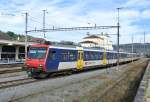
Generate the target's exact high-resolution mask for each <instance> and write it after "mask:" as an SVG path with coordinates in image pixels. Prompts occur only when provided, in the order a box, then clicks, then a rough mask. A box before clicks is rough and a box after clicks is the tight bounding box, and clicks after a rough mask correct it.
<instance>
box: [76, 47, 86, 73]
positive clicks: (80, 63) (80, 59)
mask: <svg viewBox="0 0 150 102" xmlns="http://www.w3.org/2000/svg"><path fill="white" fill-rule="evenodd" d="M83 66H84V61H83V51H82V50H79V51H78V57H77V69H78V70H82V69H83Z"/></svg>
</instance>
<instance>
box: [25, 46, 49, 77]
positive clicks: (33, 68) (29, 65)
mask: <svg viewBox="0 0 150 102" xmlns="http://www.w3.org/2000/svg"><path fill="white" fill-rule="evenodd" d="M47 49H48V46H47V45H38V44H37V45H33V46H31V47H30V48H29V51H28V56H27V59H26V62H25V67H26V71H27V73H28V75H29V76H32V77H34V76H38V75H39V74H41V73H44V72H45V71H46V68H45V61H46V57H47V53H48V52H47Z"/></svg>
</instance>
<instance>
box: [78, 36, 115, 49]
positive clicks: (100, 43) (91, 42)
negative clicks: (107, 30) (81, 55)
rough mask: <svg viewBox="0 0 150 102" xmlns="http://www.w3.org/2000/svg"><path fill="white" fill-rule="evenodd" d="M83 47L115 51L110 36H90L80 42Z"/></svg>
mask: <svg viewBox="0 0 150 102" xmlns="http://www.w3.org/2000/svg"><path fill="white" fill-rule="evenodd" d="M80 44H81V46H82V47H100V48H104V49H107V50H113V46H112V41H110V39H109V36H108V34H103V33H101V34H89V33H87V36H86V37H84V38H83V41H82V42H80Z"/></svg>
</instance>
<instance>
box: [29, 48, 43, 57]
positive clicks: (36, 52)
mask: <svg viewBox="0 0 150 102" xmlns="http://www.w3.org/2000/svg"><path fill="white" fill-rule="evenodd" d="M45 55H46V48H44V47H31V48H30V50H29V53H28V58H33V59H42V58H45Z"/></svg>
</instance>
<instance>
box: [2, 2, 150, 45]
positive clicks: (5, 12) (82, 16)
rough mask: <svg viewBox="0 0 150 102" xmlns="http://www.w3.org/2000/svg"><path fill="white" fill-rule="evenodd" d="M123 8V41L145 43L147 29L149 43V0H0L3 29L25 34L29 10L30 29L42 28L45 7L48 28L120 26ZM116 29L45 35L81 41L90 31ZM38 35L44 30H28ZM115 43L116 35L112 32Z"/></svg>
mask: <svg viewBox="0 0 150 102" xmlns="http://www.w3.org/2000/svg"><path fill="white" fill-rule="evenodd" d="M118 7H122V8H123V9H121V10H120V24H121V30H120V33H121V37H120V42H121V43H131V36H132V35H133V36H134V42H143V33H144V31H145V32H146V42H150V41H149V39H150V35H149V33H150V29H149V28H150V0H0V30H1V31H5V32H7V31H13V32H15V33H17V34H24V28H25V16H24V13H25V12H28V13H29V21H28V22H29V25H28V29H29V30H31V29H35V28H36V29H41V28H42V19H43V18H42V17H43V11H42V10H44V9H46V10H47V12H48V13H46V28H52V27H53V26H55V27H76V26H93V25H94V24H97V25H100V26H103V25H105V26H107V25H108V26H110V25H117V9H116V8H118ZM116 31H117V30H116V29H109V30H108V29H107V30H91V31H71V32H49V33H46V38H47V39H48V40H52V41H61V40H68V41H74V42H80V41H81V40H82V38H83V37H85V36H86V33H87V32H90V33H91V34H98V33H101V32H107V33H109V34H116ZM29 35H32V36H35V37H43V34H42V33H29ZM110 37H111V40H112V41H113V43H114V44H116V36H115V35H111V36H110Z"/></svg>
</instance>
